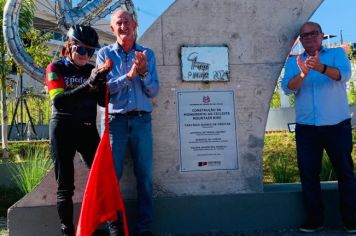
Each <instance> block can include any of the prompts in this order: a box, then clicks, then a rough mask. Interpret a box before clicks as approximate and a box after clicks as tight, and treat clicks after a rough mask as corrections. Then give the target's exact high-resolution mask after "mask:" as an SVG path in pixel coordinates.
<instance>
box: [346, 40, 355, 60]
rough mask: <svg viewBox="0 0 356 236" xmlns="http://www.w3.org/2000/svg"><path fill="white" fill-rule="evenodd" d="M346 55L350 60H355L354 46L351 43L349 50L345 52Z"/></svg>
mask: <svg viewBox="0 0 356 236" xmlns="http://www.w3.org/2000/svg"><path fill="white" fill-rule="evenodd" d="M347 56H348V57H349V59H350V61H352V62H355V61H356V48H355V47H354V46H353V45H352V44H351V45H350V50H348V52H347Z"/></svg>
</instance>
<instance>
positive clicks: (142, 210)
mask: <svg viewBox="0 0 356 236" xmlns="http://www.w3.org/2000/svg"><path fill="white" fill-rule="evenodd" d="M109 126H110V139H111V145H112V151H113V157H114V164H115V170H116V174H117V177H118V179H119V180H120V178H121V177H122V173H123V168H124V160H125V157H126V148H127V147H128V148H129V149H130V152H131V156H132V159H133V167H134V174H135V176H136V181H137V223H136V226H137V232H138V233H140V232H142V231H145V230H151V224H152V218H153V217H152V216H153V204H152V194H153V189H152V125H151V114H150V113H144V114H140V115H134V116H129V115H120V114H117V115H109Z"/></svg>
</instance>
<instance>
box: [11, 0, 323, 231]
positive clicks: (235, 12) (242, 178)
mask: <svg viewBox="0 0 356 236" xmlns="http://www.w3.org/2000/svg"><path fill="white" fill-rule="evenodd" d="M321 2H322V0H310V1H304V0H285V1H280V0H264V1H261V0H219V1H218V0H177V1H175V2H174V3H173V4H172V5H171V6H170V7H169V8H168V9H167V10H166V11H165V12H164V13H163V14H162V15H161V16H160V17H159V18H158V19H157V20H156V21H155V22H154V24H153V25H152V26H151V27H150V28H149V29H148V30H147V31H146V32H145V33H144V35H143V36H142V37H141V38H140V39H139V42H140V43H141V44H143V45H146V46H148V47H150V48H152V49H153V50H154V51H155V53H156V59H157V68H158V73H159V80H160V94H159V95H158V96H157V98H155V99H154V100H153V105H154V112H153V116H152V117H153V133H154V191H155V192H154V195H155V202H156V204H155V211H156V213H157V214H156V218H155V219H157V220H156V222H155V230H156V231H157V232H170V230H171V231H172V230H173V231H175V232H180V233H182V232H186V231H187V230H189V228H191V229H193V230H198V229H203V228H204V227H205V229H206V230H211V229H214V228H212V227H216V225H214V224H212V225H209V224H206V222H204V221H201V220H199V219H198V218H199V213H197V212H196V211H197V209H202V207H206V209H207V211H208V210H209V209H220V210H221V212H225V211H226V208H228V207H230V206H231V205H232V204H234V203H235V202H234V201H235V200H234V199H235V198H234V196H237V195H241V196H242V197H244V196H247V195H243V194H252V193H253V194H255V193H257V194H258V193H261V194H262V193H263V182H262V149H263V140H264V131H265V126H266V121H267V115H268V111H269V104H270V99H271V97H272V94H273V91H274V88H275V85H276V82H277V78H278V75H279V73H280V71H281V69H282V67H283V64H284V62H285V59H286V57H287V55H288V53H289V50H290V48H291V46H292V45H293V42H294V40H295V39H296V36H297V34H298V29H299V27H300V26H301V25H302V24H303V23H304V22H305V21H307V20H308V19H309V17H310V16H311V15H312V14H313V13H314V11H315V10H316V9H317V8H318V6H319V5H320V4H321ZM126 164H128V165H131V161H130V159H129V158H127V163H126ZM80 165H81V163H77V166H80ZM77 170H78V171H77V176H78V178H77V180H78V181H77V182H76V195H75V198H74V199H75V200H76V201H77V206H78V207H79V206H80V199H81V196H82V194H83V192H82V191H83V186H84V185H85V180H86V174H87V171H86V170H85V168H79V169H77ZM79 176H80V178H79ZM121 187H122V192H123V196H124V198H125V199H132V198H134V196H135V181H134V176H133V173H132V168H131V166H130V167H126V168H125V174H124V177H123V179H122V181H121ZM209 196H215V197H216V198H215V199H217V200H214V201H215V203H214V204H216V202H220V203H219V204H217V205H214V206H212V205H210V206H209V205H202V202H203V201H204V199H205V200H206V199H207V197H209ZM184 199H190V201H189V207H190V211H189V212H185V213H184V214H186V215H189V214H192V215H195V214H196V216H198V217H197V218H194V220H196V222H190V223H191V224H206V225H205V226H204V225H200V226H199V227H200V228H199V227H195V228H194V227H193V226H192V227H188V226H187V227H186V228H185V229H184V228H182V227H180V228H181V230H180V231H179V227H177V228H176V229H172V228H169V227H170V226H169V224H167V223H166V221H165V220H164V217H166V216H167V214H171V215H173V216H174V215H175V214H176V220H177V221H179V222H184V216H183V215H179V212H180V209H178V206H183V205H184V204H183V203H184V201H185V200H184ZM192 199H193V200H192ZM128 202H129V200H128ZM173 202H175V203H176V204H177V205H174V204H173ZM129 204H130V203H129ZM226 204H227V205H226ZM209 207H212V208H209ZM245 207H246V211H248V206H245ZM267 207H268V206H267ZM129 208H130V207H129ZM204 209H205V208H204ZM180 213H182V212H180ZM203 214H204V213H203ZM231 214H232V213H228V214H223V213H222V214H221V215H219V216H216V217H215V218H214V219H215V221H216V222H217V224H218V222H220V220H221V221H223V220H224V219H225V218H224V217H227V216H228V217H231V216H232V215H231ZM180 217H183V218H180ZM187 219H191V218H189V217H188V218H187ZM56 225H58V219H57V216H56V211H55V180H54V177H53V173H50V174H49V176H47V177H46V179H45V180H44V181H43V182H42V183H41V185H40V186H39V187H38V188H36V189H35V190H34V192H32V193H30V194H29V195H27V196H25V197H24V198H23V199H22V200H20V201H19V202H18V203H16V204H15V205H14V206H13V207H11V209H10V210H9V225H8V226H9V230H10V235H11V236H13V235H14V236H16V235H21V236H23V235H59V231H58V232H57V231H56V229H57V228H56V227H55V226H56ZM234 225H236V227H235V228H234ZM229 227H230V228H228V229H227V230H236V229H238V228H243V226H241V225H238V224H231V226H229ZM216 230H222V228H220V229H216ZM29 232H30V233H29ZM33 232H37V233H33ZM31 233H32V234H31Z"/></svg>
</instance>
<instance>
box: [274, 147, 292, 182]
mask: <svg viewBox="0 0 356 236" xmlns="http://www.w3.org/2000/svg"><path fill="white" fill-rule="evenodd" d="M268 161H269V165H270V170H271V175H272V179H273V182H274V183H292V182H295V181H297V180H298V169H297V168H296V166H295V165H292V164H291V163H290V158H289V156H288V155H287V154H285V153H272V154H271V155H270V156H269V157H268Z"/></svg>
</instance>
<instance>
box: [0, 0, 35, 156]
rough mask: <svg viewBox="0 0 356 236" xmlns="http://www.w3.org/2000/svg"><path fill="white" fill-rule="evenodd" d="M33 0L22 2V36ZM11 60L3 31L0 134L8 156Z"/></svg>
mask: <svg viewBox="0 0 356 236" xmlns="http://www.w3.org/2000/svg"><path fill="white" fill-rule="evenodd" d="M5 4H6V0H0V9H1V10H0V23H1V25H3V13H4V7H5ZM35 9H36V5H35V0H25V1H23V3H22V7H21V11H20V18H19V32H20V36H21V37H23V36H24V35H25V33H26V32H28V31H29V29H30V28H31V27H32V22H33V18H34V14H35ZM12 63H13V62H12V60H11V59H10V57H9V55H8V54H7V47H6V44H5V40H4V35H3V31H2V30H1V32H0V89H1V111H2V112H1V135H2V142H1V144H2V153H3V157H4V158H7V157H8V137H7V106H6V78H7V76H8V75H9V73H10V70H11V65H12Z"/></svg>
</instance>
